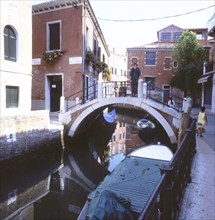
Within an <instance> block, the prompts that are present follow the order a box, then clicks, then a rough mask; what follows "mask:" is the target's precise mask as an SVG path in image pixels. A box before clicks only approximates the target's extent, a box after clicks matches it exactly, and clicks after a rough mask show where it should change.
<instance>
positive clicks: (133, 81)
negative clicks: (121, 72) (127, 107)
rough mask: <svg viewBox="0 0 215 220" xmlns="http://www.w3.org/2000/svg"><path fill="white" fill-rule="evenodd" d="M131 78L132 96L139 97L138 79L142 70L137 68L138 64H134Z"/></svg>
mask: <svg viewBox="0 0 215 220" xmlns="http://www.w3.org/2000/svg"><path fill="white" fill-rule="evenodd" d="M130 77H131V93H132V96H133V97H135V96H137V87H138V79H139V77H140V69H139V67H138V66H137V63H134V64H133V67H132V68H131V71H130Z"/></svg>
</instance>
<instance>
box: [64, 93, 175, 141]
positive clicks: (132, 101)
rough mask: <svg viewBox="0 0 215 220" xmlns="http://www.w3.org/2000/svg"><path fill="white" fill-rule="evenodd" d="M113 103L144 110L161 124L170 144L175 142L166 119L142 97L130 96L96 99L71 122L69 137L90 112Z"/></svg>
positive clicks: (173, 134)
mask: <svg viewBox="0 0 215 220" xmlns="http://www.w3.org/2000/svg"><path fill="white" fill-rule="evenodd" d="M114 104H121V105H123V104H126V105H131V106H134V107H138V108H140V109H143V110H145V111H146V112H148V113H149V114H151V115H152V116H153V117H154V118H156V120H158V121H159V122H160V124H161V126H162V127H163V128H164V130H165V131H166V133H167V135H168V137H169V139H170V142H171V143H172V144H176V143H177V138H176V135H175V133H174V131H173V129H172V127H171V126H170V124H169V123H168V121H167V120H166V119H165V118H164V117H163V116H162V115H161V114H160V113H159V112H158V111H157V110H156V109H155V108H153V107H152V106H150V105H148V104H147V103H145V102H143V100H142V99H139V98H131V97H118V98H117V97H115V98H114V99H113V98H106V99H98V100H97V101H96V102H95V103H94V104H92V105H90V106H89V107H87V108H86V109H85V110H84V111H83V112H81V114H80V115H78V117H77V118H76V119H75V121H74V122H73V123H72V125H71V127H70V129H69V132H68V135H69V136H70V137H73V136H74V135H75V133H76V130H77V128H78V127H79V125H80V124H81V123H82V122H83V121H84V120H85V118H86V117H87V116H89V115H90V114H92V113H93V112H94V111H98V110H101V109H105V108H106V107H108V106H111V105H114Z"/></svg>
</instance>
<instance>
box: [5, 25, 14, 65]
mask: <svg viewBox="0 0 215 220" xmlns="http://www.w3.org/2000/svg"><path fill="white" fill-rule="evenodd" d="M6 31H7V33H5V32H6ZM11 33H12V34H13V35H11ZM4 59H5V60H8V61H12V62H17V34H16V31H15V30H14V28H13V27H11V26H10V25H6V26H5V27H4Z"/></svg>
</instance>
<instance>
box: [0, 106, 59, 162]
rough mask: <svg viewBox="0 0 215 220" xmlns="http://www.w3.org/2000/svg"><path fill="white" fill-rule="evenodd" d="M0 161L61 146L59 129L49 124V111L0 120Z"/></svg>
mask: <svg viewBox="0 0 215 220" xmlns="http://www.w3.org/2000/svg"><path fill="white" fill-rule="evenodd" d="M0 124H1V125H0V129H1V130H0V161H3V160H7V159H11V158H14V157H16V156H21V155H24V154H26V153H30V152H33V151H35V150H39V149H42V148H46V147H48V146H51V145H52V144H53V145H55V146H56V145H59V147H60V145H61V129H59V128H58V127H56V126H55V127H54V126H53V125H51V124H50V119H49V111H46V110H43V111H31V112H29V113H25V114H23V115H8V116H3V117H1V118H0Z"/></svg>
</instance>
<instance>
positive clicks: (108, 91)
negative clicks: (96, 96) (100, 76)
mask: <svg viewBox="0 0 215 220" xmlns="http://www.w3.org/2000/svg"><path fill="white" fill-rule="evenodd" d="M102 84H103V85H102V90H103V97H104V98H110V97H122V96H129V95H131V89H130V88H131V83H130V81H108V82H102Z"/></svg>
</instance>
